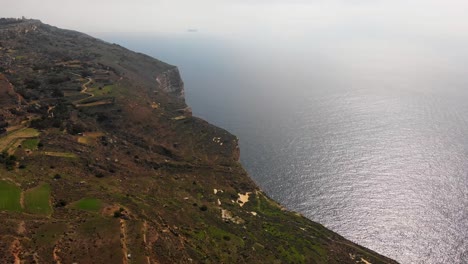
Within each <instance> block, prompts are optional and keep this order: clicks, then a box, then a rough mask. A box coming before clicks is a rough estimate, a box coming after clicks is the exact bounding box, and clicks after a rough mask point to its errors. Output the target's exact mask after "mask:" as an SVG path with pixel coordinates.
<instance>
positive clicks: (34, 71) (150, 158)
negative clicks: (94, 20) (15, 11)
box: [0, 19, 395, 263]
mask: <svg viewBox="0 0 468 264" xmlns="http://www.w3.org/2000/svg"><path fill="white" fill-rule="evenodd" d="M0 152H2V154H1V155H0V175H1V178H0V217H1V218H2V219H3V222H2V225H1V226H0V238H1V239H0V262H1V263H23V262H24V263H395V262H394V261H393V260H390V259H388V258H386V257H384V256H381V255H379V254H377V253H375V252H373V251H371V250H369V249H366V248H364V247H361V246H359V245H356V244H354V243H353V242H351V241H348V240H346V239H345V238H343V237H341V236H340V235H338V234H336V233H334V232H332V231H331V230H328V229H326V228H325V227H323V226H322V225H320V224H318V223H315V222H312V221H310V220H308V219H306V218H304V217H303V216H301V215H299V214H297V213H294V212H289V211H287V210H285V209H284V208H282V207H281V206H280V205H279V204H277V203H276V202H275V201H273V200H271V199H270V198H269V197H268V196H267V195H266V194H265V193H263V192H262V191H261V190H260V189H259V188H258V187H257V186H256V185H255V183H254V182H253V181H252V180H251V179H250V178H249V177H248V175H247V173H246V172H245V171H244V169H243V168H242V166H241V165H240V163H239V161H238V160H239V147H238V139H237V138H236V137H235V136H233V135H231V134H230V133H229V132H227V131H225V130H223V129H220V128H218V127H215V126H213V125H211V124H209V123H207V122H206V121H204V120H201V119H199V118H197V117H194V116H192V114H191V110H190V108H189V107H188V106H187V105H186V103H185V99H184V84H183V81H182V79H181V77H180V74H179V71H178V69H177V68H176V67H175V66H172V65H169V64H167V63H164V62H161V61H159V60H157V59H154V58H151V57H149V56H147V55H144V54H140V53H135V52H132V51H130V50H127V49H125V48H123V47H121V46H119V45H116V44H111V43H107V42H104V41H101V40H98V39H95V38H93V37H90V36H88V35H85V34H82V33H79V32H75V31H70V30H63V29H59V28H56V27H53V26H50V25H46V24H43V23H41V22H40V21H38V20H26V19H20V20H17V19H0Z"/></svg>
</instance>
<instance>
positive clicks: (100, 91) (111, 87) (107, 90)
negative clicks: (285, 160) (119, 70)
mask: <svg viewBox="0 0 468 264" xmlns="http://www.w3.org/2000/svg"><path fill="white" fill-rule="evenodd" d="M113 90H114V85H106V86H104V87H103V88H102V89H99V88H93V89H92V90H91V91H90V92H91V93H93V94H94V96H102V95H108V94H111V93H112V91H113Z"/></svg>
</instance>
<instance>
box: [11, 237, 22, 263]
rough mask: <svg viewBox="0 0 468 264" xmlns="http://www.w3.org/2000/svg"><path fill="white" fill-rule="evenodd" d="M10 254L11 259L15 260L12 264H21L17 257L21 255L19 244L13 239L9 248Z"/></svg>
mask: <svg viewBox="0 0 468 264" xmlns="http://www.w3.org/2000/svg"><path fill="white" fill-rule="evenodd" d="M10 251H11V254H13V258H14V259H15V262H13V263H14V264H21V259H20V257H19V255H20V253H21V243H20V241H19V240H18V239H15V241H13V243H12V244H11V247H10Z"/></svg>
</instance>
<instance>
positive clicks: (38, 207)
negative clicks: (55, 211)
mask: <svg viewBox="0 0 468 264" xmlns="http://www.w3.org/2000/svg"><path fill="white" fill-rule="evenodd" d="M24 207H25V208H24V209H25V211H26V212H28V213H32V214H42V215H50V214H51V213H52V207H51V206H50V185H49V184H42V185H40V186H37V187H35V188H33V189H29V190H27V191H26V192H25V193H24Z"/></svg>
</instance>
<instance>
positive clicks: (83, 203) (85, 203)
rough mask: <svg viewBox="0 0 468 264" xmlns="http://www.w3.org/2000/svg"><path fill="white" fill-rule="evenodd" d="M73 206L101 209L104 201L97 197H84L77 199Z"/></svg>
mask: <svg viewBox="0 0 468 264" xmlns="http://www.w3.org/2000/svg"><path fill="white" fill-rule="evenodd" d="M73 207H74V208H76V209H80V210H85V211H99V210H100V209H101V208H102V202H101V200H99V199H95V198H83V199H81V200H79V201H77V202H76V203H75V204H74V205H73Z"/></svg>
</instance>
